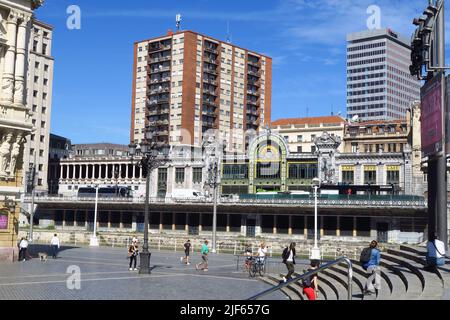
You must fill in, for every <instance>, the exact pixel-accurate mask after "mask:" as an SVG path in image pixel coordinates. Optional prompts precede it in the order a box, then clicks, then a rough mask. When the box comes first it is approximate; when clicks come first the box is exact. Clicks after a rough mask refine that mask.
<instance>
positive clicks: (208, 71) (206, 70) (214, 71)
mask: <svg viewBox="0 0 450 320" xmlns="http://www.w3.org/2000/svg"><path fill="white" fill-rule="evenodd" d="M203 71H204V72H207V73H211V74H214V75H217V71H216V70H215V69H211V68H203Z"/></svg>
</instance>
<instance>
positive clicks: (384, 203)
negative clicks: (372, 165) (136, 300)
mask: <svg viewBox="0 0 450 320" xmlns="http://www.w3.org/2000/svg"><path fill="white" fill-rule="evenodd" d="M164 133H165V134H167V133H166V132H164ZM380 197H381V196H380ZM94 200H95V197H78V196H76V195H74V196H62V195H61V196H47V195H42V196H35V201H37V202H56V203H58V202H68V201H81V202H92V201H94ZM30 201H31V197H30V196H25V202H30ZM99 201H100V202H111V203H114V202H128V203H143V202H144V199H143V198H138V197H130V198H125V197H111V198H110V197H99ZM211 201H212V199H210V198H204V197H199V198H196V197H189V198H170V197H167V198H164V197H151V198H150V202H158V203H167V204H173V203H210V202H211ZM219 203H220V204H221V205H267V204H279V205H304V206H313V205H314V199H310V198H309V197H308V196H307V197H305V198H283V199H281V198H266V197H264V198H263V197H252V198H240V199H235V198H225V197H222V198H220V199H219ZM318 204H319V205H320V206H325V207H340V206H350V207H355V206H369V207H425V206H426V205H427V202H426V201H425V200H424V199H423V198H422V199H413V198H409V197H408V196H405V198H401V197H399V196H397V197H396V198H395V199H392V200H390V199H385V198H375V199H374V198H371V199H369V198H365V199H361V198H358V199H353V198H352V197H350V198H346V197H345V198H339V199H328V198H319V199H318Z"/></svg>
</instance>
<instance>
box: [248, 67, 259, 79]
mask: <svg viewBox="0 0 450 320" xmlns="http://www.w3.org/2000/svg"><path fill="white" fill-rule="evenodd" d="M247 73H248V74H251V75H252V76H255V77H258V78H260V77H261V76H260V74H259V70H258V71H254V70H250V69H249V70H247Z"/></svg>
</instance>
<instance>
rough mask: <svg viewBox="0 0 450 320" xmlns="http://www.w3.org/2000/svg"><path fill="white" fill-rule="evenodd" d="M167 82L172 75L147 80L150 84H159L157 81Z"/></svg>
mask: <svg viewBox="0 0 450 320" xmlns="http://www.w3.org/2000/svg"><path fill="white" fill-rule="evenodd" d="M165 82H170V77H165V78H157V79H148V80H147V84H148V85H152V84H157V83H165Z"/></svg>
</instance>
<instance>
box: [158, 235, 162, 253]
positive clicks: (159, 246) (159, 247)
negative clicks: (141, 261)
mask: <svg viewBox="0 0 450 320" xmlns="http://www.w3.org/2000/svg"><path fill="white" fill-rule="evenodd" d="M158 251H161V238H158Z"/></svg>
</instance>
